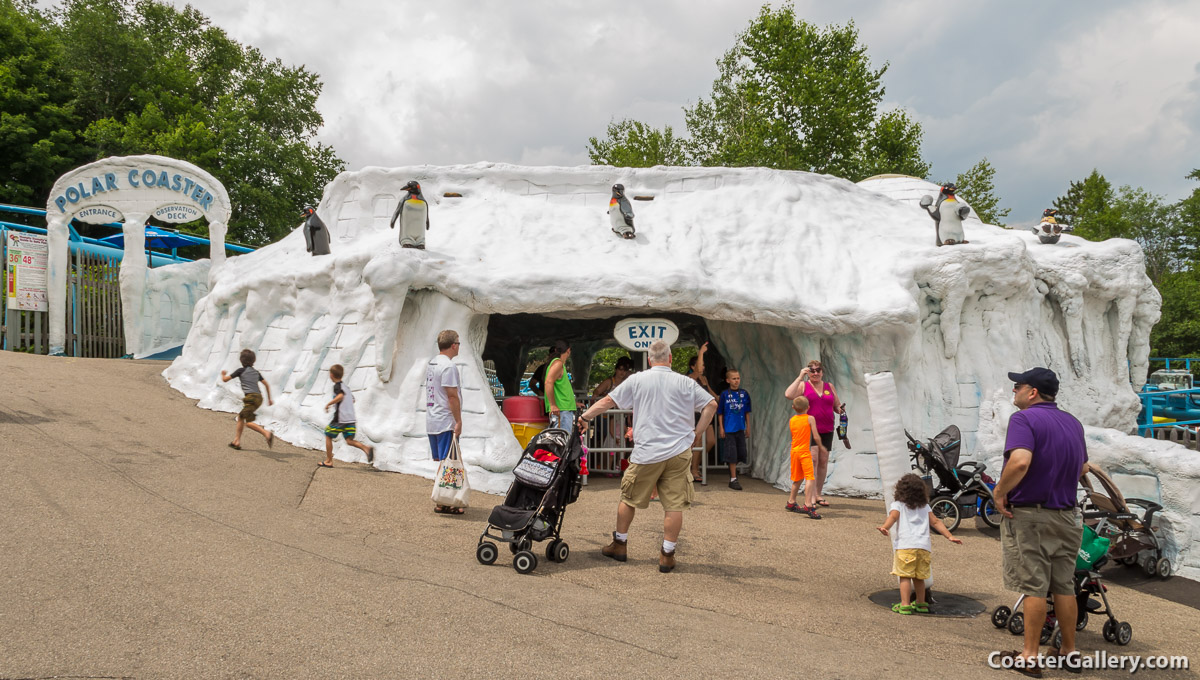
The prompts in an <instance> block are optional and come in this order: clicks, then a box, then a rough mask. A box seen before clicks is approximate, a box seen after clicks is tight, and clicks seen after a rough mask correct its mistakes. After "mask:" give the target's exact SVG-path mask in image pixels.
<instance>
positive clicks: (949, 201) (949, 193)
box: [921, 184, 971, 246]
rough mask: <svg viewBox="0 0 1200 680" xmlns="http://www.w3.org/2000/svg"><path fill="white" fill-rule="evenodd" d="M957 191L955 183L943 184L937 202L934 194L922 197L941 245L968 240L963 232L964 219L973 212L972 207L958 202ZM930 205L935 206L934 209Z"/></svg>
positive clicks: (922, 204) (923, 204)
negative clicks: (934, 199) (955, 195)
mask: <svg viewBox="0 0 1200 680" xmlns="http://www.w3.org/2000/svg"><path fill="white" fill-rule="evenodd" d="M956 191H958V187H956V186H954V185H953V184H943V185H942V191H941V193H939V194H938V198H937V203H936V204H935V203H934V202H933V197H932V196H922V197H921V207H922V208H924V209H925V212H927V213H929V216H930V217H932V218H933V224H934V236H935V239H936V241H937V244H938V245H939V246H952V245H955V244H956V243H967V242H968V241H967V240H966V236H965V235H964V234H963V227H962V221H963V220H964V219H966V217H967V215H970V214H971V209H970V208H969V207H967V206H966V205H963V204H962V203H959V202H958V199H957V198H955V197H954V192H956ZM930 206H933V209H932V210H931V209H930Z"/></svg>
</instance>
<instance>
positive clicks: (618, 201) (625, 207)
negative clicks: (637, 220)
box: [608, 184, 637, 239]
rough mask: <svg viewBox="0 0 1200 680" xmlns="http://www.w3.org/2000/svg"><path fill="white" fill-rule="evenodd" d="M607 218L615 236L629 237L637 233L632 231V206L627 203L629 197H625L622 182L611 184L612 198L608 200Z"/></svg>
mask: <svg viewBox="0 0 1200 680" xmlns="http://www.w3.org/2000/svg"><path fill="white" fill-rule="evenodd" d="M608 220H609V222H611V223H612V230H613V233H615V234H616V235H617V236H620V237H622V238H627V239H629V238H633V237H634V236H636V235H637V234H635V233H634V231H633V208H632V207H631V206H630V205H629V199H628V198H625V185H623V184H614V185H613V188H612V200H610V201H609V202H608Z"/></svg>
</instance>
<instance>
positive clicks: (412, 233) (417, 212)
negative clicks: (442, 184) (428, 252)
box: [388, 180, 429, 250]
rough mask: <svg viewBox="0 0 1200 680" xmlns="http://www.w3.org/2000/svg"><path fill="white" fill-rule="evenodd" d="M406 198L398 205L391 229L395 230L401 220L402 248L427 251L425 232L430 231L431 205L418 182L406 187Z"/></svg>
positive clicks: (412, 182)
mask: <svg viewBox="0 0 1200 680" xmlns="http://www.w3.org/2000/svg"><path fill="white" fill-rule="evenodd" d="M404 191H405V193H404V196H402V197H401V198H400V202H399V203H397V204H396V212H394V213H392V221H391V222H389V223H388V228H389V229H394V228H395V226H396V220H397V219H399V220H400V247H401V248H419V249H421V250H425V232H426V231H428V230H429V204H428V203H426V202H425V197H424V196H423V195H422V194H421V185H420V184H418V183H417V181H416V180H412V181H410V182H409V183H408V184H405V185H404Z"/></svg>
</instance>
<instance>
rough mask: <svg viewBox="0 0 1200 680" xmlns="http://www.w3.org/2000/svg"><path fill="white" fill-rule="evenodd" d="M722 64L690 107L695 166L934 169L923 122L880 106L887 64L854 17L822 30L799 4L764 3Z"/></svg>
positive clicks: (847, 171)
mask: <svg viewBox="0 0 1200 680" xmlns="http://www.w3.org/2000/svg"><path fill="white" fill-rule="evenodd" d="M717 67H718V78H717V79H716V81H714V82H713V88H712V93H711V95H710V96H709V98H708V99H701V100H700V101H698V102H697V103H696V105H695V106H693V107H691V108H688V109H684V115H685V118H686V121H687V128H688V133H689V135H690V139H689V140H688V142H687V143H686V148H687V150H688V153H689V155H690V156H691V159H692V161H693V162H694V163H696V164H698V165H728V166H765V167H771V168H779V169H789V170H808V171H812V172H822V173H829V174H833V175H837V176H840V177H845V178H848V179H851V180H860V179H863V178H865V177H867V176H869V175H871V174H877V173H881V172H895V173H903V174H910V175H916V176H919V177H924V176H926V175H927V174H928V172H929V166H928V165H927V164H926V163H924V162H923V161H922V160H921V155H920V141H921V134H922V133H921V126H920V124H919V123H917V122H915V121H913V120H912V119H910V118H909V117H908V116H907V115H906V114H904V113H903V112H897V111H893V112H888V113H883V114H881V113H880V112H879V104H880V102H881V100H882V98H883V94H884V87H883V85H882V83H881V78H882V76H883V74H884V73H885V72H886V71H887V68H888V67H887V64H886V63H885V64H884V65H883V66H882V67H881V68H878V69H874V68H872V66H871V63H870V59H869V57H868V56H867V51H866V48H865V47H864V46H862V45H860V44H859V42H858V31H857V30H856V29H855V27H854V24H853V22H850V23H848V24H846V25H845V26H836V25H834V26H829V27H827V28H824V29H820V28H817V27H816V26H813V25H812V24H809V23H807V22H805V21H803V20H802V19H799V18H798V17H797V16H796V13H795V10H794V8H793V7H792V5H791V4H786V5H784V6H782V7H780V8H779V9H777V10H772V9H771V8H770V7H769V6H763V8H762V9H761V10H760V12H759V14H758V17H757V18H756V19H755V20H753V21H751V22H750V25H749V27H747V28H746V30H745V31H743V32H741V33H739V34H738V36H737V39H736V41H735V44H734V46H733V48H732V49H730V50H729V51H728V52H726V53H725V55H724V56H723V57H722V58H721V59H720V60H718V61H717Z"/></svg>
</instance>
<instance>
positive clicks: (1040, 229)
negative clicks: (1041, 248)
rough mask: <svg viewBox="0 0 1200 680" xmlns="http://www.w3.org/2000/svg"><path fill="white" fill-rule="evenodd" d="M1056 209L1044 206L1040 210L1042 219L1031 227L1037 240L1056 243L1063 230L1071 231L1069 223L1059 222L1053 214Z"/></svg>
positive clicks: (1055, 213)
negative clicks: (1044, 207) (1043, 208)
mask: <svg viewBox="0 0 1200 680" xmlns="http://www.w3.org/2000/svg"><path fill="white" fill-rule="evenodd" d="M1056 215H1058V211H1057V210H1055V209H1054V208H1046V209H1045V210H1043V211H1042V221H1041V223H1039V224H1037V225H1036V226H1034V227H1031V229H1032V230H1033V233H1035V234H1037V237H1038V240H1039V241H1041V242H1042V243H1058V240H1059V239H1060V238H1062V235H1063V232H1068V231H1073V230H1072V229H1071V227H1070V226H1069V225H1066V224H1059V223H1058V220H1057V219H1056V218H1055V216H1056Z"/></svg>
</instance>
